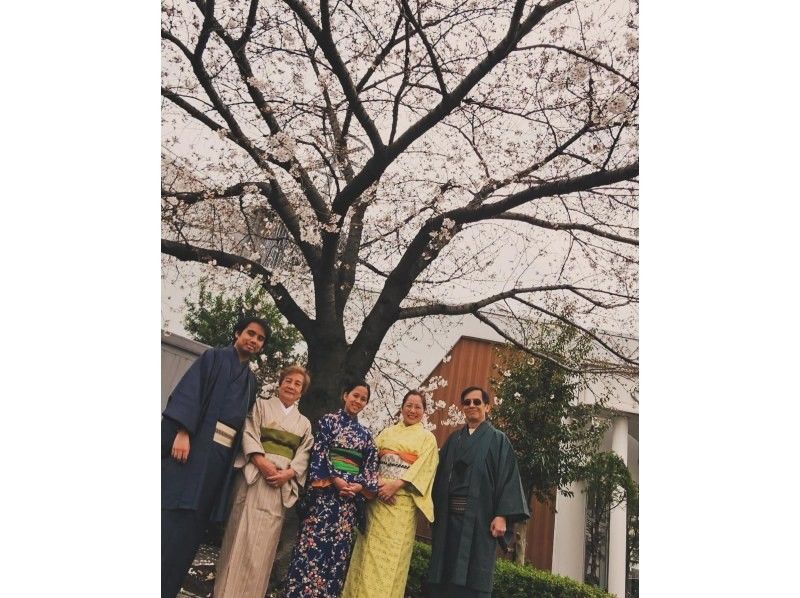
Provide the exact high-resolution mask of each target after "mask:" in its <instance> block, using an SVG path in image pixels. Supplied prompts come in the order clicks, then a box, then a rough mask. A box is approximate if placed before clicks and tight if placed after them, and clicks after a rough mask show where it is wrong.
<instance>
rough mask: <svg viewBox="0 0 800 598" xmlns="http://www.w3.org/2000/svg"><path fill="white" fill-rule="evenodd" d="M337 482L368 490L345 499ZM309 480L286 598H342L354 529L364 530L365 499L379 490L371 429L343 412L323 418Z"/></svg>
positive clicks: (376, 455) (286, 583) (289, 572)
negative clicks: (356, 526) (336, 478)
mask: <svg viewBox="0 0 800 598" xmlns="http://www.w3.org/2000/svg"><path fill="white" fill-rule="evenodd" d="M333 477H340V478H342V479H343V480H345V481H346V482H348V483H353V482H355V483H358V484H361V485H362V486H363V488H364V490H363V491H362V493H361V494H358V495H356V496H355V497H354V498H341V497H340V496H339V493H338V491H337V490H336V488H335V486H333V483H332V482H333ZM308 479H309V481H310V487H309V489H308V492H307V493H306V495H305V496H304V497H303V504H302V505H299V509H300V510H299V512H298V514H299V516H300V517H301V518H302V523H301V524H300V531H299V533H298V538H297V543H296V544H295V547H294V549H293V551H292V560H291V563H290V565H289V570H288V572H287V574H286V581H285V583H284V596H285V597H286V598H299V597H303V598H311V597H313V598H323V597H331V598H333V597H338V596H339V595H340V594H341V592H342V586H343V585H344V579H345V574H346V573H347V562H348V559H349V556H350V548H351V545H352V534H353V526H354V525H356V524H358V526H359V527H360V528H363V525H364V511H365V500H366V498H367V497H372V496H374V495H375V493H377V491H378V451H377V449H376V448H375V443H374V442H373V440H372V436H371V435H370V433H369V432H368V431H367V429H366V428H364V427H363V426H362V425H361V424H359V423H358V421H357V420H356V419H355V418H352V417H350V416H349V415H347V413H345V411H344V410H343V409H340V410H339V411H337V412H336V413H330V414H328V415H325V416H323V417H322V418H320V420H319V431H318V432H317V434H316V436H315V437H314V448H313V450H312V452H311V465H310V468H309V476H308Z"/></svg>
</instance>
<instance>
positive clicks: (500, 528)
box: [489, 515, 506, 538]
mask: <svg viewBox="0 0 800 598" xmlns="http://www.w3.org/2000/svg"><path fill="white" fill-rule="evenodd" d="M489 531H490V532H491V533H492V537H494V538H500V537H502V536H504V535H505V533H506V518H505V517H501V516H500V515H498V516H497V517H495V518H494V519H492V523H491V525H490V526H489Z"/></svg>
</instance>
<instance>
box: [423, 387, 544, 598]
mask: <svg viewBox="0 0 800 598" xmlns="http://www.w3.org/2000/svg"><path fill="white" fill-rule="evenodd" d="M461 409H462V411H463V413H464V416H465V418H466V420H467V425H466V426H464V427H463V428H461V429H460V430H456V431H455V432H453V433H452V434H450V436H449V437H448V438H447V440H446V441H445V443H444V445H443V446H442V448H441V450H440V451H439V467H438V468H437V470H436V477H435V478H434V481H433V508H434V512H435V513H436V519H435V520H434V522H433V542H432V550H431V560H430V565H429V569H428V591H429V595H430V596H432V597H433V598H445V597H446V598H477V597H479V596H480V597H482V598H483V597H485V598H488V597H489V596H491V593H492V587H493V585H494V563H495V557H496V551H497V543H498V541H500V543H501V545H506V544H507V543H508V541H509V540H510V539H511V537H512V535H513V531H512V529H513V524H514V523H515V522H517V521H522V520H525V519H527V518H528V517H530V511H529V510H528V504H527V501H526V500H525V493H524V492H523V489H522V481H521V480H520V477H519V468H518V467H517V458H516V455H515V454H514V449H513V448H512V446H511V443H510V442H509V441H508V437H507V436H506V435H505V434H503V432H501V431H500V430H498V429H496V428H495V427H494V426H492V424H490V423H489V422H488V421H486V415H487V414H488V412H489V409H490V406H489V394H488V393H487V392H486V391H485V390H484V389H482V388H480V387H478V386H470V387H469V388H466V389H464V391H463V392H462V393H461Z"/></svg>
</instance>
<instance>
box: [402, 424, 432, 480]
mask: <svg viewBox="0 0 800 598" xmlns="http://www.w3.org/2000/svg"><path fill="white" fill-rule="evenodd" d="M422 438H423V439H424V440H423V442H422V446H420V448H419V453H418V454H417V460H416V461H414V463H413V464H412V465H411V467H409V468H408V470H407V471H406V473H405V474H404V475H403V477H402V478H401V479H402V480H403V481H404V482H408V486H409V487H411V488H413V489H414V490H415V491H416V492H418V493H419V494H423V495H424V494H427V493H428V492H430V490H431V487H432V486H433V476H434V475H435V474H436V466H437V465H439V451H438V449H437V447H436V438H435V437H434V436H433V434H430V433H426V434H425V436H423V437H422Z"/></svg>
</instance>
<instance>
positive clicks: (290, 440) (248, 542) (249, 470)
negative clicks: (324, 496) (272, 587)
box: [214, 398, 314, 598]
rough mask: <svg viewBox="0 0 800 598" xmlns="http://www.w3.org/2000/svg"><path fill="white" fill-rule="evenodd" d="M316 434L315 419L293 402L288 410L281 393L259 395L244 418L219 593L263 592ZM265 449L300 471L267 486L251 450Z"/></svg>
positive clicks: (253, 596)
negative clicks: (313, 429)
mask: <svg viewBox="0 0 800 598" xmlns="http://www.w3.org/2000/svg"><path fill="white" fill-rule="evenodd" d="M313 442H314V437H313V436H312V434H311V423H310V422H309V421H308V419H307V418H306V417H305V416H303V415H302V414H301V413H300V412H299V411H298V410H297V405H296V404H295V405H294V406H292V408H291V409H290V410H289V411H288V412H287V411H285V410H284V408H283V405H282V403H281V402H280V400H279V399H278V398H272V399H269V400H267V399H259V400H258V401H256V404H255V406H254V407H253V410H252V412H251V413H250V416H249V417H248V419H247V422H246V424H245V431H244V438H243V440H242V451H241V453H240V454H239V456H238V457H237V459H236V463H235V464H234V466H235V467H238V468H241V471H240V473H239V474H238V475H237V476H236V481H235V485H234V498H233V504H232V509H231V515H230V518H229V519H228V525H227V527H226V529H225V537H224V539H223V541H222V549H221V551H220V556H219V560H218V562H217V573H216V582H215V584H214V597H215V598H263V597H264V594H265V593H266V591H267V585H268V583H269V576H270V573H271V571H272V564H273V561H274V559H275V551H276V549H277V547H278V540H279V538H280V535H281V528H282V527H283V519H284V514H285V512H286V509H288V508H289V507H291V506H293V505H294V504H295V502H297V498H298V496H299V489H300V487H301V486H302V485H303V484H304V483H305V478H306V472H307V469H308V462H309V454H310V452H311V446H312V444H313ZM253 454H262V455H265V456H266V457H267V459H269V460H270V461H272V463H273V464H274V465H275V466H276V467H277V468H278V469H286V468H288V467H291V468H292V469H293V470H294V471H295V473H296V476H295V477H294V478H292V479H291V480H289V481H288V482H286V483H285V484H284V485H283V486H281V487H280V488H273V487H272V486H269V485H268V484H267V482H266V480H265V479H264V477H263V476H262V475H261V472H260V471H259V470H258V468H257V467H256V466H255V465H253V464H252V463H251V462H250V456H251V455H253Z"/></svg>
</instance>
